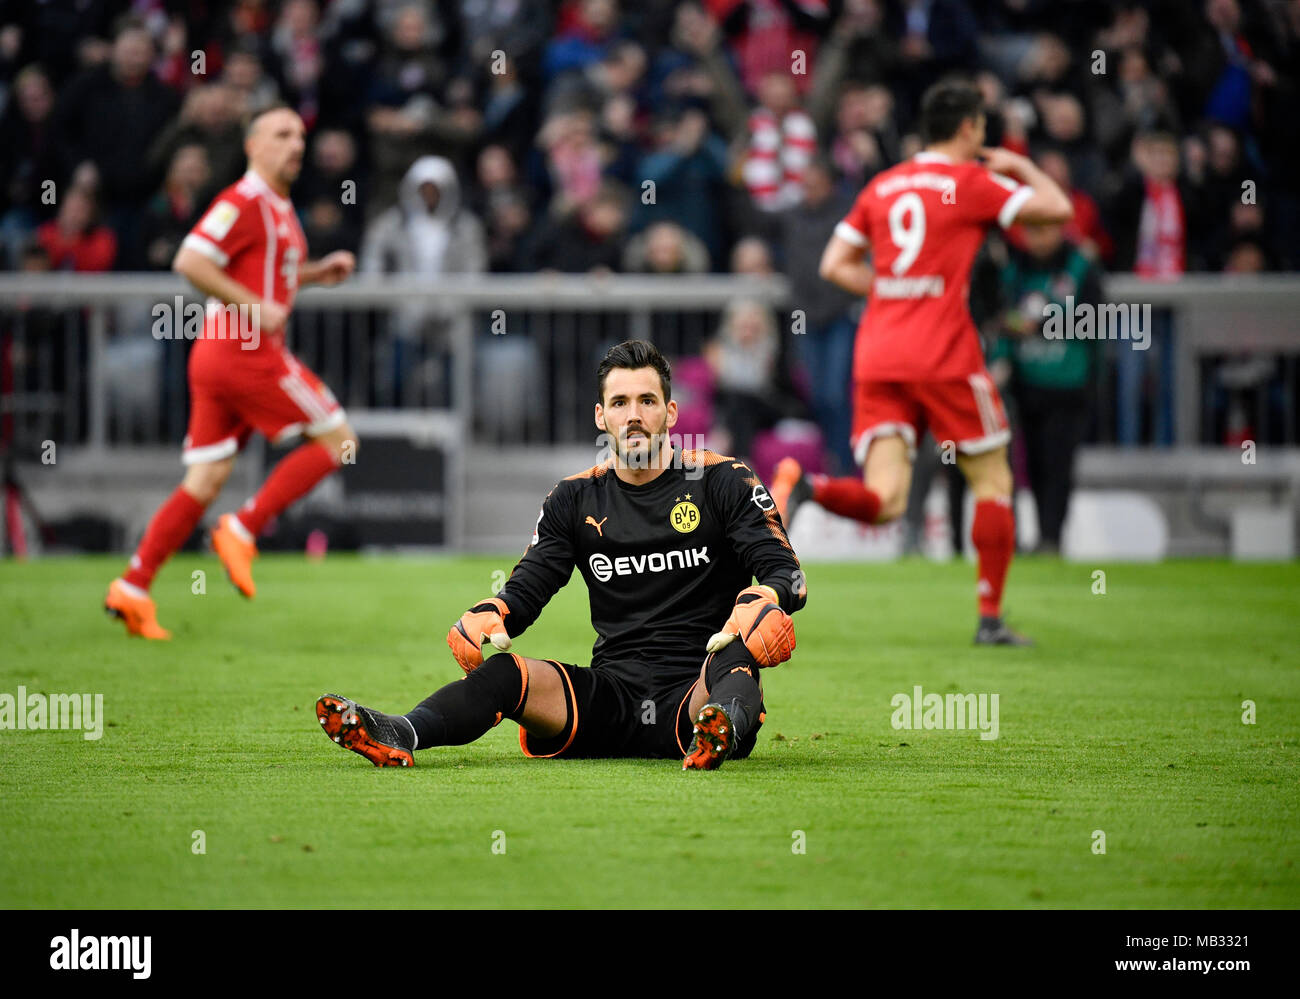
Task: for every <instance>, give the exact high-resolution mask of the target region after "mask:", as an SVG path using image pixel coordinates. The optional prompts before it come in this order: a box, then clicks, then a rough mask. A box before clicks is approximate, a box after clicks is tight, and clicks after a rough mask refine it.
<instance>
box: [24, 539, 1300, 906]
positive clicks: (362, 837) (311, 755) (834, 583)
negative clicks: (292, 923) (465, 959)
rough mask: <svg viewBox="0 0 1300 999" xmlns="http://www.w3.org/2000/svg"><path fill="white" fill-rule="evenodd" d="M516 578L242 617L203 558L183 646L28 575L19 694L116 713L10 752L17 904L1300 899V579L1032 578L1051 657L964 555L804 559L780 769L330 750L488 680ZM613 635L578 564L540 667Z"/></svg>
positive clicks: (331, 590) (353, 567) (338, 585)
mask: <svg viewBox="0 0 1300 999" xmlns="http://www.w3.org/2000/svg"><path fill="white" fill-rule="evenodd" d="M510 565H511V560H510V559H508V558H457V559H445V560H437V559H419V560H414V559H397V558H384V559H368V558H357V557H350V556H335V555H331V556H329V557H328V558H327V559H326V560H324V561H322V562H317V563H313V562H309V561H306V560H305V559H303V558H299V557H266V558H263V559H262V560H260V561H259V563H258V566H257V569H258V584H259V588H260V592H259V596H258V598H257V600H256V601H255V602H253V603H251V604H246V603H244V602H243V601H242V600H241V599H240V598H239V597H238V596H237V595H236V594H235V593H234V591H233V590H232V589H231V588H230V587H229V586H228V584H227V583H226V581H225V579H224V577H223V576H222V575H221V572H220V569H219V567H218V566H217V564H216V562H215V561H214V560H213V559H211V558H202V557H198V556H186V557H181V558H178V559H176V560H175V561H173V562H172V563H170V564H169V565H168V566H167V567H166V568H165V569H164V570H163V572H162V574H161V576H160V578H159V581H158V583H157V584H156V586H155V596H156V597H157V600H158V604H159V612H160V618H161V620H162V623H163V624H164V625H166V626H168V627H170V628H172V629H173V630H174V631H175V636H176V637H175V640H174V641H172V642H171V643H152V644H151V643H145V642H142V641H128V640H127V639H126V638H125V637H123V634H122V629H121V627H120V625H118V624H117V623H116V622H110V621H108V620H106V619H105V617H104V615H103V614H102V613H101V612H100V610H99V605H100V601H101V600H102V596H103V591H104V588H105V586H106V584H107V583H108V581H109V579H110V578H112V576H113V575H115V574H116V573H117V571H118V570H119V568H120V560H119V559H116V558H114V559H102V558H78V559H67V560H64V559H50V560H47V561H43V562H38V563H34V564H19V563H14V562H6V563H0V637H2V648H3V653H2V655H0V694H3V693H8V694H10V695H16V693H17V688H18V687H19V686H20V685H22V686H24V687H25V688H26V689H27V690H28V691H29V692H38V691H39V692H46V693H51V694H52V693H79V692H86V693H101V694H103V698H104V714H105V716H106V718H107V722H106V727H105V728H104V729H103V737H102V738H101V739H100V740H98V741H87V740H85V739H84V738H82V735H81V733H79V732H73V731H17V730H0V797H2V798H3V802H4V808H3V815H2V816H0V907H5V908H10V907H92V908H93V907H146V908H147V907H203V908H209V907H263V906H266V907H325V908H331V907H346V908H357V907H361V908H364V907H366V906H371V905H377V906H384V907H391V906H414V907H441V906H493V907H496V906H503V907H514V906H548V907H568V906H671V907H687V906H691V905H693V904H694V903H695V900H696V899H697V898H699V897H700V892H701V891H703V890H707V898H708V899H709V905H710V907H713V906H716V905H723V906H727V907H736V906H818V907H820V906H846V907H847V906H851V907H906V908H913V907H916V908H926V907H1013V908H1018V907H1050V908H1055V907H1065V908H1068V907H1098V908H1112V907H1121V908H1123V907H1157V908H1162V907H1170V908H1217V907H1288V908H1293V907H1296V906H1297V905H1300V870H1297V868H1296V866H1295V861H1296V860H1297V854H1298V853H1300V850H1297V843H1298V841H1300V815H1297V804H1298V802H1300V765H1298V764H1300V750H1298V747H1300V671H1298V670H1297V663H1298V661H1300V657H1298V656H1297V646H1298V643H1297V639H1298V638H1300V566H1298V565H1296V564H1289V565H1282V566H1255V567H1249V566H1237V565H1228V564H1224V563H1218V562H1177V563H1170V564H1166V565H1158V566H1134V565H1109V566H1083V565H1069V564H1064V563H1061V562H1059V561H1047V560H1035V559H1022V560H1020V561H1018V562H1017V563H1016V564H1015V565H1014V566H1013V567H1012V572H1011V579H1010V583H1009V587H1008V608H1009V612H1010V616H1011V620H1012V622H1013V624H1015V625H1017V626H1019V627H1021V628H1022V629H1024V630H1025V631H1027V632H1029V633H1030V634H1032V635H1033V636H1034V637H1035V638H1036V639H1037V640H1038V642H1039V647H1038V648H1036V649H1033V650H1015V649H975V648H973V647H972V646H971V645H970V638H971V633H972V629H973V624H974V620H973V606H972V604H973V597H972V570H971V569H970V567H969V566H967V565H964V564H960V563H957V564H952V565H934V564H930V563H926V562H922V561H905V562H903V563H900V564H894V565H869V566H848V565H811V566H808V567H807V570H808V578H809V588H810V602H809V604H808V607H807V608H806V609H805V610H804V611H802V612H801V613H800V614H799V615H798V616H797V617H796V626H797V632H798V643H799V644H798V651H797V652H796V654H795V658H794V659H793V660H792V661H791V662H789V663H787V664H786V665H784V666H782V667H780V668H779V669H777V670H774V671H769V672H767V673H765V674H764V680H765V689H766V693H767V704H768V712H769V713H768V719H767V724H766V725H765V726H764V728H763V730H762V733H761V736H760V739H759V744H758V748H757V749H756V750H755V752H754V755H753V757H752V758H751V759H749V760H747V761H733V762H731V763H728V764H726V765H725V766H723V768H722V769H721V770H720V771H718V772H716V773H683V772H682V771H681V770H680V769H679V765H678V764H677V763H676V762H674V761H671V760H668V761H645V760H619V761H610V762H603V761H602V762H587V761H568V762H564V761H533V760H526V759H524V758H523V757H521V756H520V753H519V748H518V739H517V729H516V727H515V726H514V725H511V724H510V723H508V722H507V723H503V724H502V725H501V726H499V727H498V728H496V729H494V730H493V731H492V732H491V733H489V735H488V736H487V737H486V738H484V739H483V740H481V741H480V742H478V743H475V744H473V745H470V746H465V747H459V748H451V749H436V750H432V751H429V752H421V753H419V754H417V758H416V760H417V766H416V768H415V769H413V770H400V769H396V770H376V769H375V768H373V767H371V766H370V765H369V764H368V763H366V762H365V761H364V760H363V759H362V758H361V757H359V756H356V755H354V754H351V753H347V752H344V751H342V750H340V749H339V747H337V746H335V745H333V744H332V743H330V742H329V741H328V740H327V739H325V738H324V737H323V736H322V735H321V733H320V731H319V726H318V725H317V722H316V718H315V714H314V712H313V705H314V701H315V699H316V697H317V696H318V695H320V694H322V693H324V692H327V691H330V692H336V693H341V694H345V695H348V696H351V697H354V698H356V699H358V700H360V701H361V702H362V703H364V704H368V705H372V706H375V707H378V708H380V709H384V710H389V711H405V710H408V709H409V708H410V707H411V706H412V705H414V704H415V703H416V702H417V701H419V700H420V699H421V698H423V697H424V696H426V695H427V694H428V693H429V692H430V691H432V690H433V689H435V688H436V687H438V686H440V685H442V684H443V683H446V682H448V681H450V680H452V679H455V678H456V677H457V676H459V670H458V668H457V667H456V665H455V663H454V662H453V661H452V659H451V657H450V655H449V654H448V652H447V649H446V646H445V644H444V641H443V636H444V635H445V634H446V629H447V627H448V625H449V624H450V623H451V622H452V621H453V620H454V619H455V618H456V617H457V616H458V614H459V613H460V612H461V610H463V609H464V608H465V607H467V606H469V605H470V604H471V603H472V602H473V601H474V600H475V599H477V598H479V597H482V596H483V595H484V594H485V593H487V592H489V590H490V588H491V583H492V579H493V572H494V571H495V570H498V569H505V570H508V569H509V567H510ZM1097 568H1101V569H1103V570H1104V571H1105V573H1106V578H1105V582H1106V593H1105V594H1096V593H1094V592H1093V589H1094V584H1093V571H1094V569H1097ZM198 569H202V570H204V571H206V573H207V578H206V583H207V587H206V588H207V592H206V593H205V594H202V595H196V594H193V593H192V592H191V585H192V577H191V573H192V572H194V571H195V570H198ZM593 637H594V636H593V635H592V632H591V628H590V624H589V622H588V619H587V616H586V593H585V591H584V589H583V587H582V583H581V580H580V579H579V578H578V577H577V576H576V574H575V577H574V581H573V582H572V583H571V584H570V586H569V587H568V588H567V589H566V590H565V591H563V592H562V593H561V594H560V595H559V596H558V597H557V598H556V599H555V600H554V601H553V602H552V604H551V605H550V607H549V608H548V609H547V611H546V612H545V613H544V614H543V616H542V618H541V620H540V621H539V622H538V623H537V624H536V625H535V626H534V627H533V628H532V629H531V630H530V631H529V632H528V633H527V634H526V635H525V636H523V637H522V638H521V639H520V640H518V641H517V643H516V646H515V647H516V650H517V651H520V652H522V653H524V654H526V655H536V656H545V657H553V658H559V659H564V660H568V661H576V662H579V663H585V662H586V661H587V659H588V656H589V654H590V648H591V641H592V639H593ZM918 684H919V685H921V686H922V688H923V689H924V690H925V691H926V692H937V693H952V692H961V693H981V692H984V693H996V694H998V695H999V735H998V738H997V739H996V740H981V739H980V738H979V737H978V732H975V731H969V730H967V731H944V730H920V731H907V730H896V729H894V728H893V727H892V726H891V716H892V714H893V710H892V708H891V705H890V701H891V698H892V697H893V696H894V695H895V694H898V693H911V691H912V689H913V687H914V686H916V685H918ZM1247 700H1249V701H1253V702H1254V704H1255V711H1256V719H1255V723H1254V724H1244V723H1243V707H1242V702H1243V701H1247ZM1098 830H1100V831H1101V832H1103V833H1104V834H1105V853H1104V854H1101V853H1097V852H1094V843H1096V842H1099V841H1098V840H1097V839H1096V838H1095V837H1094V833H1095V831H1098ZM198 831H201V832H202V837H201V840H202V844H203V845H204V847H205V852H203V853H196V852H195V845H196V844H197V843H199V842H200V839H199V838H198V837H197V836H196V833H197V832H198ZM800 833H802V837H800V835H799V834H800ZM801 839H802V842H803V844H804V851H803V852H796V847H797V846H798V845H799V842H800V840H801ZM494 845H495V846H496V850H495V851H494V849H493V847H494ZM502 848H504V852H501V851H502Z"/></svg>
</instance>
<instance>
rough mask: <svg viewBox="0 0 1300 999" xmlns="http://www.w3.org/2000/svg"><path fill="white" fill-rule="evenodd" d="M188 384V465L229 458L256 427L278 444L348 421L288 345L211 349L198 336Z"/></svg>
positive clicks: (185, 458)
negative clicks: (243, 348) (290, 351)
mask: <svg viewBox="0 0 1300 999" xmlns="http://www.w3.org/2000/svg"><path fill="white" fill-rule="evenodd" d="M189 385H190V423H189V428H188V432H187V433H186V435H185V444H184V450H183V451H182V452H181V461H183V462H184V463H185V464H186V465H193V464H197V463H199V462H205V461H220V460H222V459H223V458H229V457H230V456H231V455H233V454H235V453H236V452H237V451H239V449H240V448H242V447H243V446H244V444H245V443H246V442H247V441H248V438H249V436H250V435H251V434H252V432H253V431H254V430H256V431H258V432H259V433H261V434H263V435H264V436H265V437H267V438H268V439H269V440H271V441H272V442H274V443H279V442H280V441H283V440H286V439H288V438H290V437H293V436H295V435H297V434H304V435H306V436H308V437H315V436H318V435H320V434H323V433H326V432H327V431H330V430H333V429H334V428H335V427H339V426H342V425H343V422H344V421H345V420H346V419H347V414H346V413H344V411H343V408H342V407H341V406H340V405H339V404H338V401H337V400H336V399H335V398H334V394H333V393H332V392H330V390H329V389H328V388H326V386H325V383H324V382H322V381H321V380H320V379H319V378H317V377H316V375H315V374H314V373H313V372H312V371H311V370H310V369H309V368H307V367H305V366H304V365H303V364H302V363H300V362H299V360H298V359H297V358H296V357H294V356H293V355H292V354H291V353H289V351H288V350H287V349H285V348H284V347H272V348H263V349H262V350H256V351H247V352H245V351H240V350H238V349H234V350H230V349H225V350H212V349H209V347H208V344H206V343H205V342H204V341H201V340H200V341H199V342H197V343H196V344H195V345H194V349H193V350H192V351H191V352H190V361H189Z"/></svg>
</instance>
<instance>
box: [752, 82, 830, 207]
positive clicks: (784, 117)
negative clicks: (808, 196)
mask: <svg viewBox="0 0 1300 999" xmlns="http://www.w3.org/2000/svg"><path fill="white" fill-rule="evenodd" d="M816 151H817V129H816V127H815V126H814V125H813V120H812V118H811V117H810V116H809V115H808V113H807V112H805V111H804V110H803V108H802V107H800V106H799V92H798V90H797V89H796V86H795V83H794V79H793V78H792V77H791V76H790V73H789V72H788V70H786V71H775V70H774V71H771V72H768V73H765V74H764V76H763V78H762V80H761V82H760V83H759V87H758V107H757V108H755V109H754V111H753V112H752V113H751V114H750V116H749V144H748V148H747V149H746V151H745V166H744V178H745V187H746V189H747V190H748V191H749V196H750V198H751V199H752V200H753V203H754V205H755V206H756V207H757V208H758V209H759V210H761V211H764V212H776V211H781V210H782V209H785V208H790V207H792V206H793V205H796V204H798V202H799V199H800V198H801V197H803V186H802V183H803V171H804V169H805V168H806V167H807V165H808V161H809V160H810V159H812V157H813V155H814V154H815V153H816Z"/></svg>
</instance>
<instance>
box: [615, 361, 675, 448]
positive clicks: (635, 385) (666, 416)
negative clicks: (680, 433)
mask: <svg viewBox="0 0 1300 999" xmlns="http://www.w3.org/2000/svg"><path fill="white" fill-rule="evenodd" d="M676 422H677V403H675V402H673V401H671V400H669V401H667V402H665V401H664V390H663V385H662V383H661V382H660V380H659V373H658V372H657V371H655V369H654V368H614V369H613V370H612V371H610V372H609V374H608V375H606V376H605V399H604V402H603V403H597V404H596V426H597V427H599V428H600V429H601V430H603V431H605V433H606V434H608V435H609V441H610V446H611V447H612V448H613V450H614V454H615V456H616V457H617V458H618V460H619V462H620V464H622V465H623V466H624V467H625V468H653V467H656V466H657V459H658V458H659V455H660V454H661V452H662V451H663V449H664V447H665V446H666V445H667V444H668V431H669V430H671V429H672V427H673V425H674V424H676Z"/></svg>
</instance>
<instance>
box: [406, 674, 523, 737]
mask: <svg viewBox="0 0 1300 999" xmlns="http://www.w3.org/2000/svg"><path fill="white" fill-rule="evenodd" d="M527 700H528V669H527V667H526V666H525V665H524V661H523V660H522V659H516V658H515V657H514V656H512V655H510V654H509V653H507V652H498V653H497V654H496V655H494V656H490V657H488V658H487V659H485V660H484V661H483V665H482V666H480V667H479V668H478V669H476V670H472V671H471V672H469V673H467V674H465V676H464V677H463V678H461V679H459V680H454V681H452V682H451V683H449V684H447V686H445V687H443V688H442V689H440V690H437V691H435V692H434V693H433V694H430V695H429V696H428V697H426V698H425V699H424V700H423V701H421V702H420V703H419V704H417V705H416V706H415V707H414V708H412V709H411V710H410V711H408V712H407V713H406V716H405V717H406V719H407V721H409V722H410V723H411V727H412V728H414V729H415V736H416V738H417V739H418V740H419V741H418V743H417V744H416V749H429V748H430V747H432V746H463V745H464V744H465V743H467V742H473V741H474V740H475V739H477V738H479V737H480V736H481V735H483V734H484V733H485V732H487V731H488V730H489V729H491V728H492V727H493V726H495V725H496V724H497V723H498V722H500V721H501V719H502V718H511V719H514V718H517V717H518V716H519V714H520V713H521V712H522V711H523V710H524V702H526V701H527Z"/></svg>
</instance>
